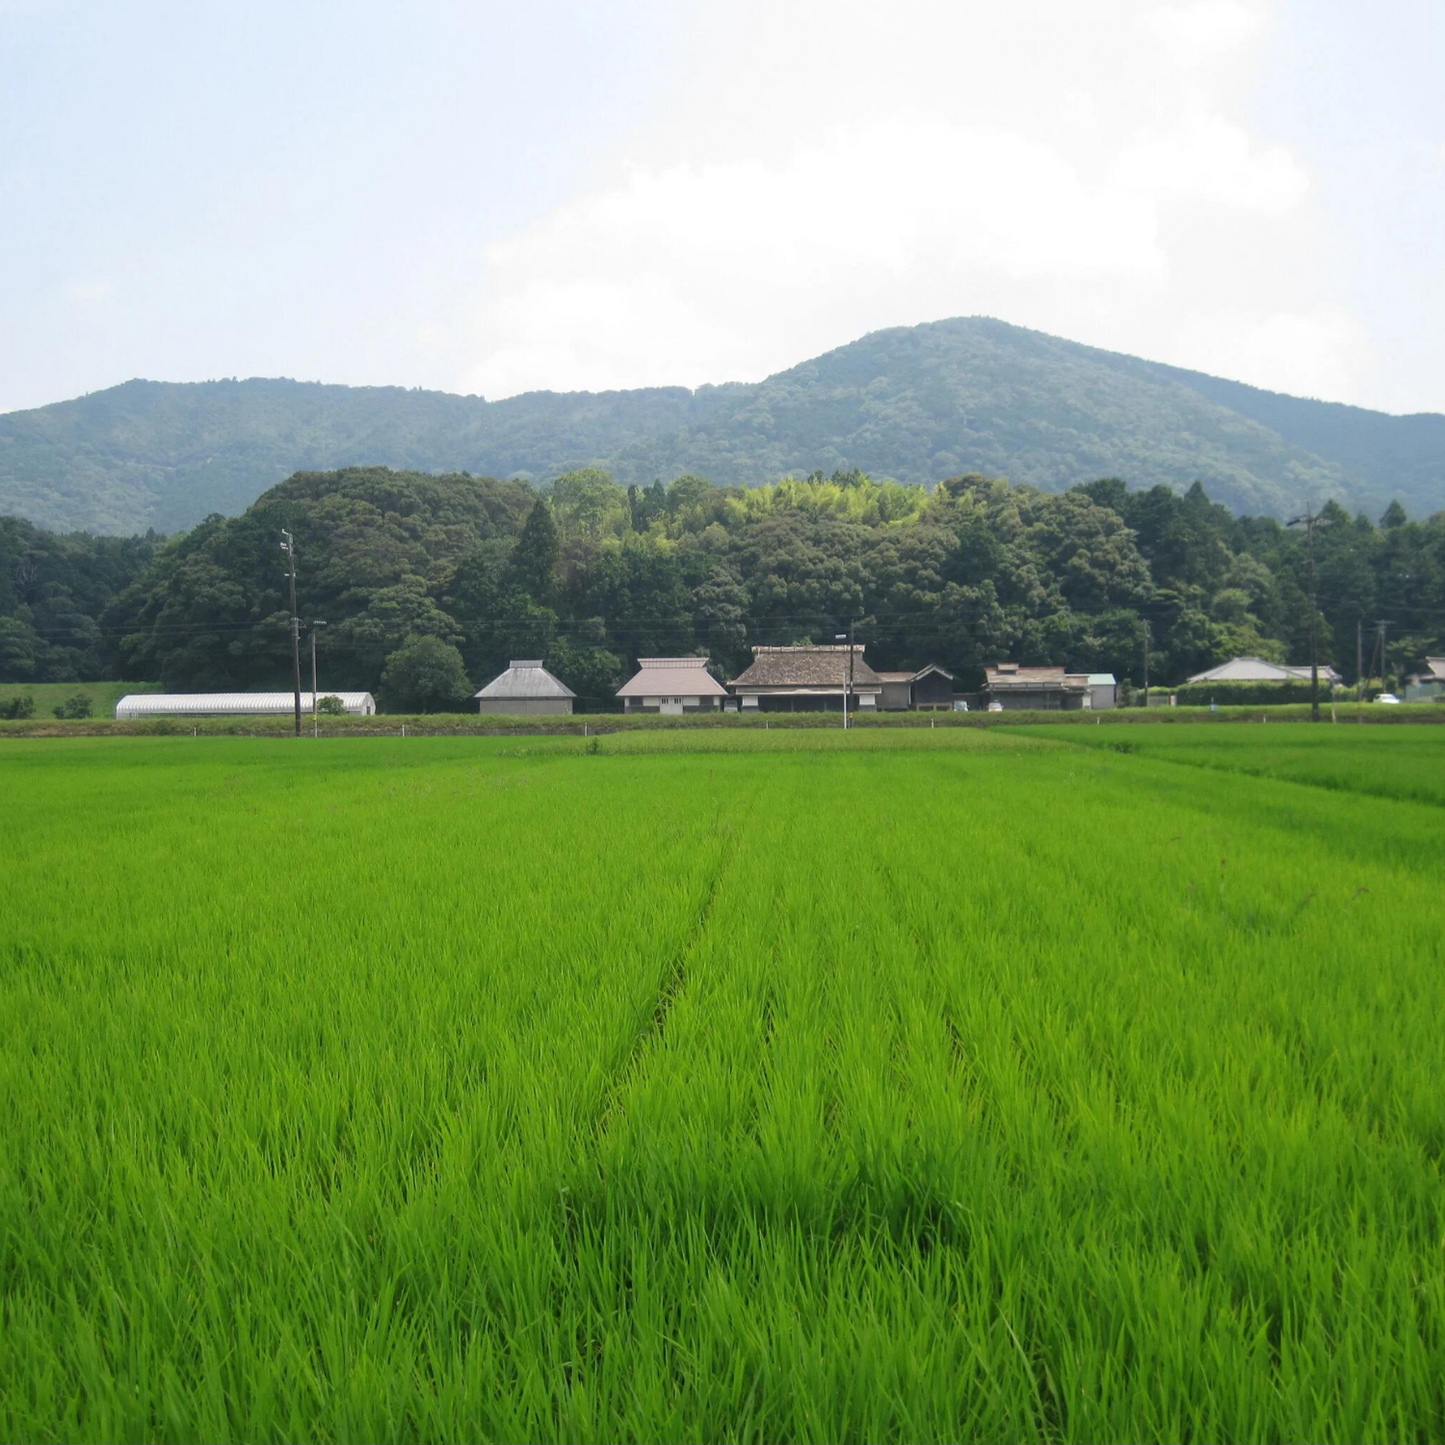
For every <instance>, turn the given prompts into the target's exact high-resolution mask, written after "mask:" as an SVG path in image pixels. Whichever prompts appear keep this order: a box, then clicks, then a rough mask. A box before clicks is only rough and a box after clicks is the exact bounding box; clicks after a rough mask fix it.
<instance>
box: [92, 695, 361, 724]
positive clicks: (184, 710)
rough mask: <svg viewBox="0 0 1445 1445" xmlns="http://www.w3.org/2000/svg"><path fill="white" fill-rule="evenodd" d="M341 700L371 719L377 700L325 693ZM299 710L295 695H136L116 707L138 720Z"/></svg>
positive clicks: (305, 700) (306, 700) (307, 700)
mask: <svg viewBox="0 0 1445 1445" xmlns="http://www.w3.org/2000/svg"><path fill="white" fill-rule="evenodd" d="M320 696H321V700H322V701H323V702H324V701H325V700H326V699H327V698H328V697H335V698H339V699H340V700H341V706H342V707H343V708H345V709H346V711H347V712H349V713H355V714H358V715H362V716H370V715H371V714H372V713H374V712H375V711H376V699H375V698H374V697H372V695H371V694H370V693H369V692H322V693H321V695H320ZM295 707H296V694H295V693H291V692H132V693H127V694H126V696H125V697H123V698H121V700H120V701H119V702H118V703H116V705H115V715H116V717H118V718H136V717H255V716H261V715H270V714H284V713H289V712H291V711H293V710H294V709H295ZM301 711H302V712H303V713H308V714H309V713H310V711H311V694H310V693H309V692H303V693H302V694H301Z"/></svg>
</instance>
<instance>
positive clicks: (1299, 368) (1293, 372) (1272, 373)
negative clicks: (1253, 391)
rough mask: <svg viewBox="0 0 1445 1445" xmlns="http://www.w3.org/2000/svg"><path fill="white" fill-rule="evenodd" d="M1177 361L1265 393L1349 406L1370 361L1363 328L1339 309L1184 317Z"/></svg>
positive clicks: (1357, 391) (1370, 357)
mask: <svg viewBox="0 0 1445 1445" xmlns="http://www.w3.org/2000/svg"><path fill="white" fill-rule="evenodd" d="M1178 352H1179V360H1180V361H1181V362H1182V364H1184V365H1187V366H1190V367H1193V368H1194V369H1195V370H1197V371H1208V372H1212V373H1213V374H1215V375H1216V376H1227V377H1229V378H1230V379H1231V380H1234V381H1245V382H1249V383H1250V384H1251V385H1253V386H1260V387H1264V388H1265V389H1266V390H1269V391H1286V392H1289V393H1291V394H1292V395H1295V396H1310V397H1317V398H1319V399H1321V400H1323V401H1352V400H1354V399H1355V398H1356V397H1358V395H1359V386H1360V382H1361V379H1362V377H1363V375H1364V374H1365V373H1366V372H1367V371H1368V369H1369V365H1370V363H1371V361H1372V360H1373V357H1372V355H1371V348H1370V344H1369V338H1368V336H1367V334H1366V332H1365V329H1364V327H1363V326H1362V325H1361V324H1360V323H1359V322H1358V321H1357V320H1356V319H1355V318H1354V317H1353V316H1350V315H1348V314H1347V313H1345V312H1343V311H1339V310H1332V309H1331V310H1320V311H1314V312H1290V311H1280V312H1274V313H1272V314H1252V313H1245V312H1234V313H1231V312H1213V313H1211V314H1209V315H1207V316H1204V315H1194V316H1189V317H1186V318H1185V320H1184V323H1183V325H1182V327H1181V328H1180V332H1179V341H1178Z"/></svg>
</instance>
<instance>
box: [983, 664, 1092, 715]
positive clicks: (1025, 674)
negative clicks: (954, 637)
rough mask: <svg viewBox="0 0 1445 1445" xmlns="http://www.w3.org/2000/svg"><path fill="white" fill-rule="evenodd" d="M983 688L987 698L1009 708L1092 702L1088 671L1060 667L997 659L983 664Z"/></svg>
mask: <svg viewBox="0 0 1445 1445" xmlns="http://www.w3.org/2000/svg"><path fill="white" fill-rule="evenodd" d="M984 675H985V677H986V679H987V681H986V683H985V685H984V690H985V691H986V692H987V693H988V697H989V701H990V702H996V703H998V704H999V706H1000V707H1002V708H1004V709H1005V710H1008V711H1013V710H1014V709H1022V708H1029V709H1032V710H1034V711H1040V712H1072V711H1073V710H1075V709H1076V708H1086V707H1092V706H1093V701H1094V699H1093V694H1092V692H1091V691H1090V687H1089V678H1090V676H1091V674H1090V673H1087V672H1065V671H1064V669H1063V668H1062V667H1020V666H1019V664H1018V663H1016V662H1000V663H998V664H997V665H996V666H994V667H986V668H984Z"/></svg>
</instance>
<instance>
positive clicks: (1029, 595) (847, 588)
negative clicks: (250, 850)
mask: <svg viewBox="0 0 1445 1445" xmlns="http://www.w3.org/2000/svg"><path fill="white" fill-rule="evenodd" d="M564 483H565V485H564ZM1322 518H1323V521H1324V523H1325V525H1324V526H1323V528H1322V529H1321V530H1320V531H1319V532H1318V534H1317V539H1316V561H1317V570H1318V579H1319V597H1320V606H1321V613H1322V623H1321V628H1320V636H1321V659H1320V660H1321V662H1322V663H1332V664H1333V665H1334V666H1335V667H1336V668H1337V669H1338V670H1339V671H1340V672H1341V673H1342V674H1343V675H1344V676H1345V677H1346V678H1347V679H1348V680H1349V681H1351V682H1353V681H1354V675H1355V666H1354V651H1355V648H1354V643H1355V629H1356V624H1357V622H1358V621H1360V620H1361V619H1364V620H1365V621H1367V622H1373V619H1374V618H1375V617H1380V616H1383V617H1387V618H1389V619H1391V621H1392V623H1393V626H1392V630H1391V632H1390V634H1389V647H1388V651H1387V657H1386V667H1385V669H1384V670H1385V671H1386V672H1387V673H1396V674H1400V673H1403V672H1407V671H1410V670H1412V669H1414V668H1415V667H1418V666H1419V665H1420V664H1421V661H1422V659H1423V658H1424V657H1425V656H1426V655H1440V654H1442V653H1445V514H1439V515H1437V516H1435V517H1431V518H1429V519H1428V520H1426V521H1424V522H1412V521H1410V520H1409V519H1408V517H1407V518H1406V519H1405V520H1403V521H1400V520H1398V519H1397V518H1395V517H1391V518H1390V522H1391V525H1389V526H1388V527H1377V526H1376V525H1375V524H1374V523H1373V522H1371V521H1370V520H1369V518H1368V517H1367V516H1365V515H1363V514H1362V515H1358V516H1354V517H1352V516H1351V515H1350V514H1349V513H1348V512H1346V511H1345V510H1344V509H1343V508H1341V507H1338V506H1335V505H1334V504H1330V505H1327V506H1326V507H1325V508H1324V510H1323V513H1322ZM639 526H641V528H642V529H641V530H639ZM282 527H286V528H288V529H290V530H291V531H293V532H294V534H295V536H296V542H297V549H298V561H299V596H300V606H301V609H302V612H303V614H304V615H305V616H306V617H308V618H316V617H321V618H325V619H326V620H327V621H328V623H329V624H330V625H329V626H328V628H327V629H326V632H325V633H324V634H323V637H322V641H321V647H322V653H323V663H324V668H325V676H326V678H327V680H328V682H330V683H332V684H333V685H335V686H336V687H338V688H355V689H358V690H362V689H366V690H370V691H373V692H377V691H379V692H380V693H381V695H382V697H383V700H384V701H386V700H387V699H386V694H387V688H386V687H385V686H384V685H383V684H382V670H383V667H384V665H385V664H386V662H387V659H388V658H390V657H391V656H392V655H393V654H395V653H397V652H398V651H400V650H402V649H403V648H404V647H405V646H406V645H407V644H408V643H410V642H412V641H414V640H416V639H420V638H429V639H432V640H434V641H435V642H436V643H437V644H438V645H439V646H440V647H443V648H450V649H454V650H455V651H456V652H457V653H459V654H460V657H461V662H462V668H463V670H464V671H465V673H466V675H467V676H469V677H471V678H475V679H477V680H479V681H481V680H486V679H488V678H491V677H494V676H496V675H497V674H498V673H499V672H501V671H502V670H503V669H504V668H505V667H506V666H507V664H508V663H509V662H510V661H511V660H512V659H514V658H541V659H544V660H545V661H547V662H548V664H549V666H551V668H552V671H553V672H554V673H556V674H557V676H559V677H561V678H562V679H563V680H564V681H566V682H567V683H568V685H569V686H571V687H572V688H573V690H574V691H575V692H577V693H578V694H579V696H580V697H581V698H583V699H584V701H583V703H582V704H581V705H582V706H586V707H601V706H604V705H605V704H607V702H608V700H609V699H610V698H611V696H612V693H613V691H614V690H615V688H616V686H617V685H618V684H619V683H620V682H621V681H622V680H623V678H625V677H626V676H627V675H628V674H629V673H630V672H631V670H632V665H633V661H634V659H636V658H637V657H639V656H659V655H662V656H669V655H682V654H692V653H697V654H701V655H706V656H707V657H708V658H709V659H710V660H711V662H712V664H713V666H714V669H715V671H716V672H717V674H718V675H719V676H721V677H723V678H728V677H735V676H737V673H738V671H739V670H740V669H741V668H743V667H744V666H746V665H747V663H748V661H749V658H750V655H751V654H750V649H751V648H752V647H753V646H756V645H759V644H780V643H782V644H786V643H793V642H797V641H799V640H802V639H812V640H814V641H820V642H821V641H825V640H831V639H833V638H835V637H836V636H837V635H838V634H840V633H843V632H845V631H846V630H847V629H848V627H849V626H850V624H851V625H852V626H854V628H855V630H856V636H857V638H858V639H859V640H860V641H861V642H863V643H865V644H866V645H867V647H868V659H869V661H870V662H871V663H873V665H874V666H877V667H882V668H906V667H918V666H921V665H923V664H925V663H929V662H936V663H939V664H941V665H942V666H944V667H946V668H947V669H948V670H949V671H950V672H952V673H954V675H955V677H956V679H957V682H958V686H959V689H960V690H961V691H972V690H974V689H976V688H978V687H979V686H981V684H982V681H983V672H982V669H983V668H984V666H985V665H987V664H988V663H990V662H993V661H996V660H1001V659H1004V658H1011V659H1013V660H1015V661H1018V662H1021V663H1025V664H1049V663H1052V664H1065V665H1067V666H1069V667H1071V668H1074V669H1076V670H1086V671H1091V672H1095V671H1097V672H1112V673H1114V674H1115V675H1116V676H1117V677H1118V678H1120V679H1121V681H1122V680H1126V679H1127V680H1132V681H1133V682H1134V683H1139V682H1142V680H1143V662H1144V642H1145V631H1144V629H1145V624H1146V623H1147V625H1148V629H1149V653H1150V669H1149V671H1150V678H1151V681H1152V682H1154V683H1155V684H1156V685H1158V684H1161V683H1162V684H1166V685H1176V684H1178V683H1179V682H1181V681H1182V680H1183V679H1184V678H1186V677H1188V676H1189V675H1191V674H1192V673H1195V672H1199V671H1202V670H1204V669H1206V668H1209V667H1212V666H1214V665H1215V664H1217V663H1219V662H1221V661H1223V660H1225V659H1226V658H1229V657H1231V656H1238V655H1244V656H1259V657H1266V658H1270V659H1272V660H1275V661H1282V662H1283V661H1288V662H1291V663H1303V662H1307V661H1308V658H1309V606H1308V600H1307V597H1306V593H1305V587H1306V575H1305V565H1304V541H1303V538H1302V536H1301V535H1300V532H1299V531H1298V530H1290V529H1288V528H1286V527H1284V526H1282V525H1281V524H1280V523H1279V522H1278V521H1277V520H1275V519H1272V518H1260V517H1234V516H1232V515H1231V514H1230V513H1229V511H1228V510H1227V509H1226V508H1224V507H1221V506H1219V505H1217V504H1216V503H1214V502H1212V501H1211V500H1210V499H1209V497H1208V495H1207V494H1206V492H1205V490H1204V488H1203V487H1200V486H1193V487H1190V488H1189V489H1188V490H1187V491H1186V492H1185V493H1184V494H1183V495H1180V494H1179V493H1177V492H1174V491H1171V490H1170V489H1169V488H1168V487H1164V486H1157V487H1153V488H1150V489H1149V490H1147V491H1142V492H1130V491H1128V489H1127V488H1125V487H1124V486H1123V484H1122V483H1121V482H1119V481H1117V480H1113V479H1105V480H1100V481H1093V482H1089V483H1087V484H1085V485H1082V486H1079V487H1076V488H1074V489H1072V490H1070V491H1068V492H1063V493H1048V492H1044V491H1040V490H1039V489H1037V488H1034V487H1029V486H1019V485H1011V484H1009V483H1007V482H1004V481H1000V480H997V479H994V478H989V477H984V476H980V475H978V474H974V473H970V474H967V475H963V476H958V477H951V478H948V479H946V480H944V481H942V482H941V483H940V484H939V485H938V486H937V487H936V488H935V489H934V490H933V491H932V492H931V493H930V492H928V491H926V490H925V489H924V488H922V487H905V486H901V485H899V484H897V483H892V482H882V483H880V482H875V481H873V480H872V479H871V478H869V477H867V476H866V475H863V474H861V473H858V472H856V471H842V470H839V471H837V472H834V473H833V474H832V475H830V476H827V477H824V476H822V475H821V474H818V475H815V476H813V477H809V478H807V479H803V480H798V479H787V480H784V481H783V482H780V483H777V484H774V485H768V486H759V487H753V488H748V489H744V488H735V487H714V486H710V485H709V484H708V483H706V482H705V481H703V480H702V479H700V478H696V477H683V478H679V479H678V480H677V481H675V482H674V483H673V484H672V485H671V487H662V486H661V485H660V484H659V485H655V486H651V487H648V488H646V489H638V490H636V491H635V492H633V493H631V494H629V493H628V492H627V491H625V490H624V489H622V488H621V487H619V486H617V485H616V484H615V483H613V481H612V480H611V479H610V478H609V477H608V476H607V475H606V474H605V473H601V472H599V471H596V470H589V471H587V472H585V473H579V474H575V475H573V476H572V477H570V478H562V479H559V481H558V483H557V484H556V485H554V486H553V488H552V491H551V496H550V498H549V497H539V496H538V494H537V493H536V491H534V490H533V489H532V488H531V487H529V486H527V485H526V484H524V483H519V482H498V481H494V480H491V479H488V478H478V477H468V476H460V475H458V476H452V477H432V476H421V475H417V474H409V473H400V472H392V471H388V470H386V469H385V468H351V469H348V470H346V471H342V472H334V473H300V474H298V475H297V476H295V477H293V478H291V479H290V480H289V481H287V482H285V483H284V484H282V485H281V486H279V487H276V488H273V489H272V490H271V491H270V492H268V493H266V495H265V496H263V497H262V498H260V499H259V500H258V501H257V502H256V504H255V505H254V506H252V507H251V508H250V509H249V510H248V511H247V512H246V513H245V514H244V515H243V516H241V517H236V518H230V519H226V518H222V517H211V518H208V519H207V520H206V521H204V522H203V523H201V524H200V526H198V527H196V528H195V529H194V530H193V531H192V532H190V533H188V534H186V535H184V536H181V537H177V538H175V539H173V540H171V541H169V542H162V541H160V540H159V539H155V538H149V539H145V538H143V539H137V540H135V541H134V542H120V541H117V540H116V539H110V538H55V537H52V536H51V535H50V534H47V533H42V532H38V531H37V530H36V529H35V528H33V527H31V526H30V525H29V524H28V523H15V522H13V521H12V522H0V543H5V544H6V545H8V546H9V547H10V554H9V555H10V556H12V557H13V558H15V563H14V564H13V565H12V566H11V568H10V569H9V571H8V572H0V592H3V596H4V599H5V605H0V681H9V682H21V683H30V682H40V681H44V680H46V678H47V677H54V676H55V675H56V673H57V672H58V673H59V675H60V677H62V678H72V679H78V678H80V677H86V678H92V679H99V678H103V677H126V678H129V679H133V680H146V681H154V682H158V683H163V684H164V685H166V686H167V687H170V688H172V689H175V690H190V689H197V690H207V689H223V690H242V689H252V688H281V689H289V688H290V686H291V648H290V638H289V626H288V611H287V600H286V593H285V582H286V579H285V572H284V567H283V560H284V559H283V558H282V555H281V553H280V551H279V549H278V547H277V540H278V537H279V532H280V529H281V528H282ZM17 538H18V539H20V541H19V545H18V546H17V544H16V542H15V540H14V539H17ZM7 539H8V540H7ZM112 554H113V555H112ZM37 559H38V560H37ZM143 561H145V562H147V563H148V566H147V567H146V568H145V570H144V575H138V574H139V573H140V572H141V570H142V562H143ZM109 564H113V565H111V570H110V571H109V572H107V570H106V567H107V565H109ZM107 578H110V579H111V580H110V581H109V582H108V581H107ZM107 586H109V587H110V588H112V592H111V593H107V592H106V590H105V589H106V587H107ZM107 595H109V596H110V600H109V602H108V603H107V602H106V600H105V599H106V597H107ZM67 608H70V609H74V610H77V611H78V612H79V613H80V614H81V615H80V619H79V620H72V621H71V622H69V623H66V622H65V621H64V617H65V610H66V609H67ZM87 609H88V610H87ZM87 619H88V621H87ZM41 624H43V626H44V628H45V630H44V631H41V630H40V625H41ZM67 628H68V629H69V631H67V630H66V629H67ZM52 629H53V630H52ZM67 638H68V639H70V641H69V643H67V641H66V639H67ZM87 638H88V641H86V647H85V649H82V648H81V647H80V646H79V640H84V639H87ZM1366 651H1367V655H1368V651H1369V649H1368V647H1367V649H1366ZM1376 670H1377V671H1378V669H1376ZM56 700H57V699H55V698H51V699H49V700H47V705H48V704H49V702H53V701H56ZM1205 701H1206V702H1207V699H1205ZM391 705H400V704H399V703H397V702H396V701H395V699H392V700H391Z"/></svg>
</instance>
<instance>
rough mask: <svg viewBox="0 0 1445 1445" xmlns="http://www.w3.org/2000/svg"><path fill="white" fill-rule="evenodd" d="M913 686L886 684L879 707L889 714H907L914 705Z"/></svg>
mask: <svg viewBox="0 0 1445 1445" xmlns="http://www.w3.org/2000/svg"><path fill="white" fill-rule="evenodd" d="M911 691H912V688H911V685H910V684H909V683H906V682H885V683H884V684H883V694H882V696H881V697H880V698H879V699H878V706H879V707H881V708H883V709H885V710H886V711H888V712H905V711H907V709H908V708H910V707H911V706H912V705H913V700H912V698H911V696H910V693H911Z"/></svg>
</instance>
